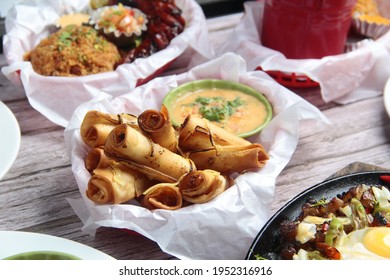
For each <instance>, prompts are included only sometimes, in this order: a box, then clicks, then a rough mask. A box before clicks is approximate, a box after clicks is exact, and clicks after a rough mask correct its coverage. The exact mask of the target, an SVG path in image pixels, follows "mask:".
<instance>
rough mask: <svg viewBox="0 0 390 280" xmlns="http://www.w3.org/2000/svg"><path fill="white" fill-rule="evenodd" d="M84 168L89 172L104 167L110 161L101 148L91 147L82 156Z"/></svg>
mask: <svg viewBox="0 0 390 280" xmlns="http://www.w3.org/2000/svg"><path fill="white" fill-rule="evenodd" d="M84 163H85V168H86V169H87V170H88V171H89V172H93V170H95V169H97V168H106V167H107V166H109V165H110V164H111V163H112V159H110V158H108V157H107V156H106V154H105V153H104V150H103V149H102V148H92V149H91V150H90V151H89V152H88V154H87V155H86V156H85V158H84Z"/></svg>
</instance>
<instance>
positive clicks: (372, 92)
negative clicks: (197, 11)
mask: <svg viewBox="0 0 390 280" xmlns="http://www.w3.org/2000/svg"><path fill="white" fill-rule="evenodd" d="M264 2H265V0H259V1H249V2H245V3H244V7H245V13H244V16H243V18H242V20H241V21H240V23H239V24H238V25H237V26H236V28H235V30H234V32H233V34H232V36H231V37H230V39H228V40H227V42H225V44H223V45H222V46H221V48H220V49H218V50H216V53H217V55H218V54H221V53H225V52H228V51H232V52H235V53H237V54H239V55H241V56H242V57H243V58H244V59H245V60H246V61H247V62H248V70H250V71H251V70H254V69H256V68H257V67H258V66H261V67H262V69H263V70H264V71H268V70H275V71H282V72H286V73H297V74H304V75H306V76H308V77H309V78H311V79H312V80H314V81H316V82H318V83H319V84H320V88H321V95H322V98H323V100H324V101H326V102H329V101H336V102H339V103H348V102H353V101H357V100H359V99H363V98H369V97H373V96H378V95H380V94H382V92H383V88H384V85H385V83H386V81H387V79H388V78H389V76H390V67H388V65H389V63H390V53H389V51H390V33H389V32H388V33H386V34H385V35H384V36H382V37H381V38H379V39H378V40H376V41H373V40H365V41H364V42H361V44H359V46H358V47H357V48H356V49H355V50H354V51H352V52H349V53H344V54H340V55H334V56H326V57H323V58H321V59H287V58H286V57H285V56H284V55H283V54H282V53H281V52H279V51H276V50H272V49H270V48H267V47H265V46H263V45H261V27H262V19H263V8H264ZM292 32H293V31H292ZM275 36H277V34H275ZM286 44H288V42H286Z"/></svg>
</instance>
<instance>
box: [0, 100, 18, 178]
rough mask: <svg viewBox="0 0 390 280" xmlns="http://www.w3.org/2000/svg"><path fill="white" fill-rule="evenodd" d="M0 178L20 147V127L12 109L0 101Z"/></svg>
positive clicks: (8, 167) (10, 164)
mask: <svg viewBox="0 0 390 280" xmlns="http://www.w3.org/2000/svg"><path fill="white" fill-rule="evenodd" d="M0 131H1V135H2V137H0V158H1V160H0V180H1V179H2V178H3V176H4V175H5V174H6V173H7V172H8V170H9V169H10V167H11V166H12V164H13V163H14V161H15V159H16V156H17V155H18V152H19V147H20V128H19V123H18V121H17V120H16V118H15V116H14V114H13V113H12V111H11V110H10V109H9V108H8V107H7V106H6V105H5V104H4V103H3V102H1V101H0Z"/></svg>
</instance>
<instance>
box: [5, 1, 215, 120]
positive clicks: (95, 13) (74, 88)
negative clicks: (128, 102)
mask: <svg viewBox="0 0 390 280" xmlns="http://www.w3.org/2000/svg"><path fill="white" fill-rule="evenodd" d="M94 2H96V1H94ZM106 2H107V3H105V4H106V5H105V6H103V7H99V8H98V7H94V8H93V7H92V6H91V2H90V1H87V0H77V1H72V2H69V1H63V0H56V1H46V0H44V1H29V2H23V3H20V4H17V5H15V6H14V7H13V8H12V9H11V10H10V11H9V12H8V15H7V17H6V34H5V35H4V40H3V41H4V42H3V46H4V55H5V57H6V60H7V63H8V66H6V67H3V68H2V72H3V73H4V75H5V76H6V77H7V78H8V79H10V80H11V81H12V82H13V83H15V84H16V85H22V86H23V88H24V90H25V93H26V96H27V98H28V100H29V102H30V104H31V105H32V106H33V107H34V108H35V109H36V110H38V111H39V112H40V113H42V114H43V115H44V116H46V117H47V118H48V119H50V120H51V121H52V122H54V123H56V124H58V125H61V126H64V127H65V126H66V125H67V123H68V121H69V119H70V117H71V115H72V113H73V111H74V109H75V108H76V107H77V106H78V105H80V104H81V103H83V102H85V101H88V100H90V99H92V98H93V97H95V96H97V95H99V94H100V90H104V91H105V92H106V93H107V94H110V95H112V96H116V95H118V94H120V93H122V92H123V90H125V89H132V88H134V87H136V86H138V85H140V84H142V83H145V82H147V81H148V80H149V79H151V78H153V77H155V76H157V75H159V74H161V73H163V72H164V71H167V70H168V69H169V70H170V71H172V72H174V69H181V70H177V71H183V70H182V69H186V68H187V67H191V66H192V65H196V64H198V63H201V62H204V61H206V60H208V59H209V58H210V57H212V50H211V47H210V44H209V40H208V30H207V26H206V19H205V17H204V14H203V11H202V9H201V7H200V6H199V5H198V4H197V3H196V2H195V1H190V0H176V1H160V0H152V1H106ZM107 5H109V6H107ZM127 5H132V6H127ZM115 9H116V10H115ZM107 13H108V15H107ZM110 13H111V14H110ZM114 15H115V16H116V17H115V18H114V17H113V16H114ZM119 15H120V16H119ZM31 18H34V21H31ZM107 19H109V20H107ZM103 22H104V23H105V24H106V25H103ZM108 22H110V24H107V23H108ZM114 27H115V28H114ZM113 28H114V29H116V30H114V31H115V32H114V31H112V30H113ZM118 32H119V33H118ZM113 34H116V35H113ZM111 35H112V36H111ZM122 35H123V36H122ZM113 36H114V37H113ZM115 36H117V37H115ZM116 39H118V40H116Z"/></svg>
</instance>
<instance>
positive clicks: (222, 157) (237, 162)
mask: <svg viewBox="0 0 390 280" xmlns="http://www.w3.org/2000/svg"><path fill="white" fill-rule="evenodd" d="M188 156H189V158H190V159H191V160H192V161H193V162H195V165H196V167H197V169H198V170H203V169H212V170H216V171H218V172H221V173H225V174H226V173H234V172H238V173H242V172H245V171H249V170H254V169H258V168H261V167H263V166H264V165H265V164H266V162H267V161H268V160H269V156H268V154H267V152H266V151H265V150H264V148H263V146H262V145H260V144H258V143H255V144H250V145H246V146H217V147H214V148H213V149H209V150H204V151H194V152H190V153H189V154H188Z"/></svg>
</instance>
